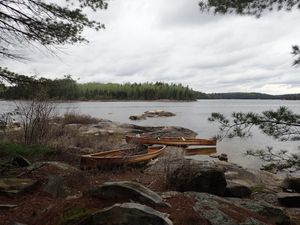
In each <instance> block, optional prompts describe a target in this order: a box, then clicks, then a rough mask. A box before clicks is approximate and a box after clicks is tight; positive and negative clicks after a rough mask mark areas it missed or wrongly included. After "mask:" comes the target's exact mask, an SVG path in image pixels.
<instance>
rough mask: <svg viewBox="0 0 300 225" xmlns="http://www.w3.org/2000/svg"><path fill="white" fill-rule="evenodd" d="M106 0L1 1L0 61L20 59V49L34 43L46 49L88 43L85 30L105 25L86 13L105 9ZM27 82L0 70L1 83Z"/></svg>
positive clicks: (21, 57)
mask: <svg viewBox="0 0 300 225" xmlns="http://www.w3.org/2000/svg"><path fill="white" fill-rule="evenodd" d="M107 6H108V4H107V0H62V1H60V3H54V2H52V1H48V0H5V1H3V0H0V58H3V57H4V58H11V59H23V58H25V57H24V56H23V55H22V54H20V52H19V49H21V48H23V47H25V46H28V45H31V44H34V43H37V44H39V45H41V46H44V47H46V48H47V49H49V48H50V47H53V46H54V47H57V46H60V45H65V44H74V43H80V42H87V40H86V39H85V38H84V36H83V35H82V32H83V30H84V28H92V29H95V30H99V29H102V28H105V27H104V24H102V23H100V22H99V21H94V20H92V19H90V18H89V17H88V16H87V15H86V13H85V12H84V10H85V9H92V10H93V11H97V10H102V9H106V8H107ZM24 80H26V81H30V80H28V79H27V78H26V77H25V76H22V75H21V76H20V75H19V74H16V73H13V72H10V71H8V70H7V69H5V68H2V67H0V82H3V81H6V82H9V83H16V82H24Z"/></svg>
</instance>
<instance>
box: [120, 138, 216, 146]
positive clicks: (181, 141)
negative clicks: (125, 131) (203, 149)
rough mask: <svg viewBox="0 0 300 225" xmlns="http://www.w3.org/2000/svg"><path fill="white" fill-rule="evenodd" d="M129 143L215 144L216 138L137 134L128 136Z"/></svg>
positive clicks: (170, 144) (168, 144)
mask: <svg viewBox="0 0 300 225" xmlns="http://www.w3.org/2000/svg"><path fill="white" fill-rule="evenodd" d="M125 138H126V142H127V143H135V144H141V145H155V144H157V145H167V146H183V147H185V146H191V145H207V146H215V145H216V144H217V141H216V140H215V139H197V138H172V137H170V138H150V137H149V138H148V137H137V136H126V137H125Z"/></svg>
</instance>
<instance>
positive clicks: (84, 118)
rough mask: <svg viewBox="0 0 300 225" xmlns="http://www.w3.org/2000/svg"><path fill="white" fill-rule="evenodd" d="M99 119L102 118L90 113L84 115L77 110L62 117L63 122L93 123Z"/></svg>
mask: <svg viewBox="0 0 300 225" xmlns="http://www.w3.org/2000/svg"><path fill="white" fill-rule="evenodd" d="M99 121H100V120H99V119H97V118H95V117H91V116H89V115H82V114H79V113H75V112H70V113H66V114H64V116H63V117H62V123H63V124H93V123H97V122H99Z"/></svg>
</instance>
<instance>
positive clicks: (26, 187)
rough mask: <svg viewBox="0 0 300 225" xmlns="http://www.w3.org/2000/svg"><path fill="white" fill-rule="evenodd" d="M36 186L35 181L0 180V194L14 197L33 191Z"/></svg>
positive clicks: (18, 179)
mask: <svg viewBox="0 0 300 225" xmlns="http://www.w3.org/2000/svg"><path fill="white" fill-rule="evenodd" d="M36 184H37V181H36V180H32V179H27V178H26V179H21V178H1V179H0V194H1V193H2V194H6V195H16V194H22V193H25V192H31V191H33V190H34V188H35V186H36Z"/></svg>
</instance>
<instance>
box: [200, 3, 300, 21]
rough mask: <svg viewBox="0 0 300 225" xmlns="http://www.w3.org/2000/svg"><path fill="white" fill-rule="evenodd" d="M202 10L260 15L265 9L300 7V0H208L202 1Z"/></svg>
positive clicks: (288, 9)
mask: <svg viewBox="0 0 300 225" xmlns="http://www.w3.org/2000/svg"><path fill="white" fill-rule="evenodd" d="M199 6H200V9H201V10H202V11H213V12H214V13H216V14H218V13H219V14H230V13H234V14H239V15H252V16H257V17H260V16H261V15H262V14H263V12H265V11H273V10H278V11H279V10H287V11H290V10H292V9H293V8H300V0H207V1H200V3H199Z"/></svg>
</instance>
